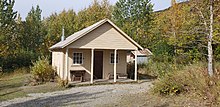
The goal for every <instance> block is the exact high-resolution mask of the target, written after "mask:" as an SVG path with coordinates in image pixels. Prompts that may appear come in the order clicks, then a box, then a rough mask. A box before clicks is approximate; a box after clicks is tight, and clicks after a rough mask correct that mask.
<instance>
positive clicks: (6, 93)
mask: <svg viewBox="0 0 220 107" xmlns="http://www.w3.org/2000/svg"><path fill="white" fill-rule="evenodd" d="M29 77H30V74H27V73H25V74H24V73H13V74H7V75H3V76H1V77H0V101H4V100H9V99H13V98H17V97H25V96H28V94H29V93H45V92H52V91H58V90H63V89H64V88H62V87H59V86H58V85H57V83H46V84H42V85H38V86H24V85H25V84H26V83H27V81H28V78H29Z"/></svg>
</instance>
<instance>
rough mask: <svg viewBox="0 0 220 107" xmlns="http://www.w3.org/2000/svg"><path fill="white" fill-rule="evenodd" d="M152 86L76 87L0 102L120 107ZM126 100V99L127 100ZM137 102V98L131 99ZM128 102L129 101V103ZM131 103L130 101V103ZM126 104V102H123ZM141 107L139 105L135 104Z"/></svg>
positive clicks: (30, 106) (23, 106)
mask: <svg viewBox="0 0 220 107" xmlns="http://www.w3.org/2000/svg"><path fill="white" fill-rule="evenodd" d="M151 86H152V83H151V82H144V83H141V84H114V85H96V86H87V87H76V88H71V89H67V90H64V91H56V92H49V93H34V94H29V96H28V97H24V98H16V99H13V100H8V101H4V102H0V106H7V107H60V106H68V107H69V106H70V107H72V106H73V107H81V106H82V107H94V106H95V107H99V106H100V107H101V106H121V105H123V104H122V102H123V101H122V100H123V98H124V97H126V98H127V97H128V96H132V97H133V95H137V96H138V95H140V94H141V93H146V92H147V91H148V90H149V89H150V88H151ZM127 99H128V98H127ZM131 99H132V100H135V99H136V100H138V98H131ZM129 102H130V101H129ZM131 102H132V101H131ZM125 103H126V102H125ZM135 106H141V104H139V105H138V104H135Z"/></svg>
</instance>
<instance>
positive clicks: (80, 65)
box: [71, 64, 83, 66]
mask: <svg viewBox="0 0 220 107" xmlns="http://www.w3.org/2000/svg"><path fill="white" fill-rule="evenodd" d="M82 65H83V64H72V65H71V66H82Z"/></svg>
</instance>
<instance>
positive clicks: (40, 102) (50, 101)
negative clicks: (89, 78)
mask: <svg viewBox="0 0 220 107" xmlns="http://www.w3.org/2000/svg"><path fill="white" fill-rule="evenodd" d="M104 92H105V91H102V92H95V93H83V92H76V93H72V94H64V95H57V96H51V97H46V98H45V97H42V98H38V99H34V100H29V101H25V102H22V103H16V104H11V105H8V106H6V107H57V106H68V105H69V106H70V105H71V106H74V105H77V104H83V103H88V102H91V101H92V100H93V99H96V98H98V97H97V95H98V94H101V93H104ZM94 96H95V97H94Z"/></svg>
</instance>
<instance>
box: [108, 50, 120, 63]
mask: <svg viewBox="0 0 220 107" xmlns="http://www.w3.org/2000/svg"><path fill="white" fill-rule="evenodd" d="M112 54H113V58H114V56H115V53H114V52H111V53H110V64H114V59H113V63H112ZM117 56H118V58H117ZM119 59H120V58H119V53H117V55H116V64H118V63H119Z"/></svg>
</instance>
